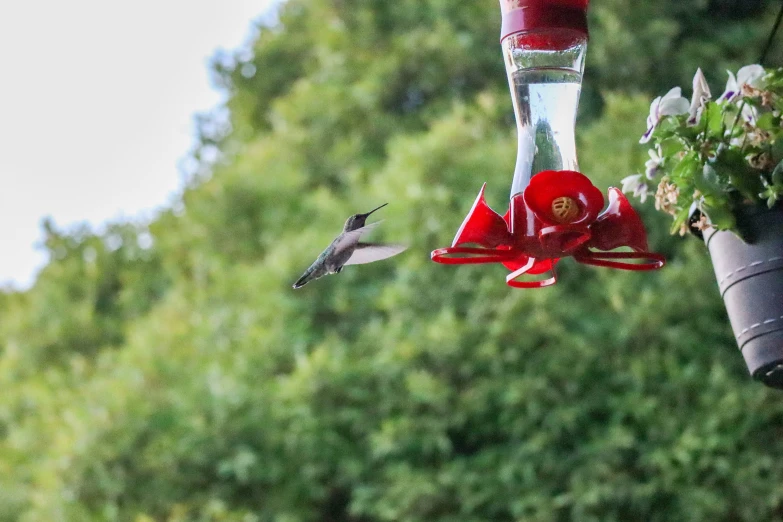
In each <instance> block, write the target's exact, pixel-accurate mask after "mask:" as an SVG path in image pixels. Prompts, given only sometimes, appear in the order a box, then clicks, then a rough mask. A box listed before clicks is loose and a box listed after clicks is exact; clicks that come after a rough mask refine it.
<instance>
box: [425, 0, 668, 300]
mask: <svg viewBox="0 0 783 522" xmlns="http://www.w3.org/2000/svg"><path fill="white" fill-rule="evenodd" d="M588 2H589V0H500V7H501V12H502V16H503V23H502V30H501V39H500V41H501V46H502V50H503V57H504V60H505V64H506V74H507V76H508V82H509V86H510V89H511V100H512V103H513V106H514V116H515V118H516V122H517V133H518V147H517V161H516V166H515V168H514V178H513V181H512V183H511V202H510V205H509V209H508V211H507V212H506V213H505V215H503V216H501V215H500V214H498V213H496V212H495V211H494V210H492V209H491V208H490V207H489V205H487V202H486V200H485V199H484V188H485V187H486V183H485V184H484V186H482V187H481V190H480V191H479V194H478V197H477V198H476V200H475V202H474V203H473V207H472V208H471V209H470V212H468V215H467V217H466V218H465V221H463V223H462V226H460V228H459V230H458V231H457V235H456V236H455V237H454V241H453V242H452V245H451V246H450V247H448V248H439V249H437V250H434V251H433V252H432V254H431V257H432V260H433V261H435V262H437V263H443V264H451V265H459V264H479V263H502V264H503V265H504V266H505V267H506V268H507V269H508V270H510V271H511V273H510V274H509V275H508V276H507V277H506V284H508V285H509V286H511V287H515V288H540V287H544V286H549V285H552V284H554V283H555V282H556V281H557V276H556V274H555V265H556V264H557V262H558V261H559V260H560V259H561V258H563V257H568V256H571V257H573V258H574V259H575V260H576V261H578V262H580V263H584V264H588V265H596V266H603V267H608V268H618V269H621V270H655V269H658V268H661V267H662V266H663V265H664V258H663V256H661V255H660V254H656V253H652V252H648V247H647V234H646V232H645V230H644V225H643V224H642V221H641V219H640V218H639V216H638V215H637V214H636V211H634V209H633V207H631V204H630V203H629V202H628V200H627V199H626V197H625V196H624V195H623V193H622V192H621V191H620V190H619V189H617V188H614V187H612V188H610V189H609V193H608V206H606V208H604V204H605V203H606V201H605V199H604V196H603V194H602V193H601V191H600V190H598V188H596V187H595V186H594V185H593V184H592V183H591V182H590V179H589V178H588V177H587V176H585V175H584V174H581V173H580V172H579V166H578V165H577V161H576V142H575V139H574V126H575V123H576V111H577V107H578V105H579V94H580V91H581V87H582V73H583V71H584V56H585V51H586V49H587V18H586V11H587V4H588ZM471 244H472V245H477V246H466V245H471ZM621 247H630V249H631V250H632V251H616V252H612V250H616V249H618V248H621Z"/></svg>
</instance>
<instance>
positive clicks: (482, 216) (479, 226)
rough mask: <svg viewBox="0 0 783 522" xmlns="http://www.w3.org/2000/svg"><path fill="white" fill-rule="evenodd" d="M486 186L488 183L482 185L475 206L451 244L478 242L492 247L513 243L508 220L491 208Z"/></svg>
mask: <svg viewBox="0 0 783 522" xmlns="http://www.w3.org/2000/svg"><path fill="white" fill-rule="evenodd" d="M486 186H487V184H486V183H484V184H483V185H482V186H481V190H480V191H479V194H478V197H477V198H476V201H474V202H473V207H471V209H470V212H468V215H467V217H465V221H463V222H462V225H461V226H460V227H459V230H458V231H457V235H456V236H455V237H454V241H453V242H452V243H451V246H456V245H463V244H466V243H477V244H479V245H482V246H485V247H490V248H492V247H496V246H498V245H503V244H506V245H507V244H510V243H511V234H510V233H509V231H508V227H507V226H506V222H505V221H504V220H503V218H502V217H501V216H500V215H498V213H497V212H495V211H494V210H492V209H491V208H489V205H487V202H486V200H485V199H484V188H485V187H486Z"/></svg>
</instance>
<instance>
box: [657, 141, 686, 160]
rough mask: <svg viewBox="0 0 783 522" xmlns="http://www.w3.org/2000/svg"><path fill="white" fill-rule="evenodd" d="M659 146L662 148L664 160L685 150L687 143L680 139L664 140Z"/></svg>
mask: <svg viewBox="0 0 783 522" xmlns="http://www.w3.org/2000/svg"><path fill="white" fill-rule="evenodd" d="M659 146H660V148H661V156H662V157H664V158H671V157H673V156H674V155H675V154H677V153H679V152H681V151H683V150H685V143H683V141H682V140H681V139H678V138H667V139H665V140H662V141H661V142H660V144H659Z"/></svg>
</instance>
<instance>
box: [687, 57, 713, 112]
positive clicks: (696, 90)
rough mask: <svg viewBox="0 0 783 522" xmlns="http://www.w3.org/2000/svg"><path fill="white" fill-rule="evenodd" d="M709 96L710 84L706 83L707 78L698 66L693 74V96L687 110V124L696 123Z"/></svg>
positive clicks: (710, 96) (710, 95)
mask: <svg viewBox="0 0 783 522" xmlns="http://www.w3.org/2000/svg"><path fill="white" fill-rule="evenodd" d="M710 98H712V93H711V92H710V86H709V85H707V79H706V78H705V77H704V73H703V72H701V67H699V68H698V69H696V74H695V75H694V76H693V97H692V98H691V108H690V109H689V110H688V125H696V124H697V123H698V122H699V120H700V119H701V113H702V111H703V110H704V105H705V104H706V103H707V100H709V99H710Z"/></svg>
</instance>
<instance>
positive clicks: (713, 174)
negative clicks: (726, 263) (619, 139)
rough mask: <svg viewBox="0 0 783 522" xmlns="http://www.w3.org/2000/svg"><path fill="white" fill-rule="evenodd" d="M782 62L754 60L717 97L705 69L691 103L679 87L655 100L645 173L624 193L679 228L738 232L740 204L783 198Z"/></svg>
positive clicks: (644, 138)
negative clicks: (651, 200) (651, 201)
mask: <svg viewBox="0 0 783 522" xmlns="http://www.w3.org/2000/svg"><path fill="white" fill-rule="evenodd" d="M781 113H783V68H780V69H774V70H772V69H770V70H765V69H764V68H763V67H761V66H760V65H747V66H745V67H743V68H741V69H740V70H739V71H738V72H737V75H736V76H735V75H734V74H733V73H731V72H729V79H728V82H727V83H726V89H725V92H724V93H723V94H721V95H720V97H718V98H717V99H716V100H713V99H712V94H711V92H710V88H709V86H708V85H707V81H706V80H705V78H704V75H703V74H702V72H701V69H699V70H697V71H696V75H695V76H694V77H693V96H692V98H691V100H690V102H689V101H688V100H687V99H685V98H683V97H682V94H681V90H680V88H679V87H675V88H674V89H672V90H670V91H669V92H668V93H666V95H664V96H662V97H661V96H659V97H658V98H656V99H655V100H653V102H652V105H651V106H650V115H649V117H648V118H647V132H645V134H644V135H643V136H642V139H641V140H640V143H651V144H652V145H653V148H651V149H650V150H649V155H650V159H649V160H647V162H646V163H645V169H644V173H642V174H634V175H632V176H628V177H626V178H625V179H623V180H622V190H623V192H631V193H633V194H634V195H635V196H637V197H639V198H640V199H641V201H642V202H643V201H644V200H645V199H646V198H647V197H648V195H650V194H654V197H655V208H656V209H658V210H660V211H663V212H665V213H667V214H670V215H671V216H673V218H674V222H673V224H672V233H674V232H678V231H679V232H680V235H683V234H685V232H686V231H687V230H688V226H689V223H690V226H693V227H694V228H696V229H698V230H705V229H706V228H709V227H715V228H716V229H718V230H731V231H733V232H735V233H739V229H738V228H737V223H736V218H735V216H736V209H737V208H738V207H739V206H742V205H749V204H750V205H759V204H766V205H767V206H769V207H770V208H771V207H773V206H774V205H775V204H776V202H777V201H780V200H783V119H781Z"/></svg>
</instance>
